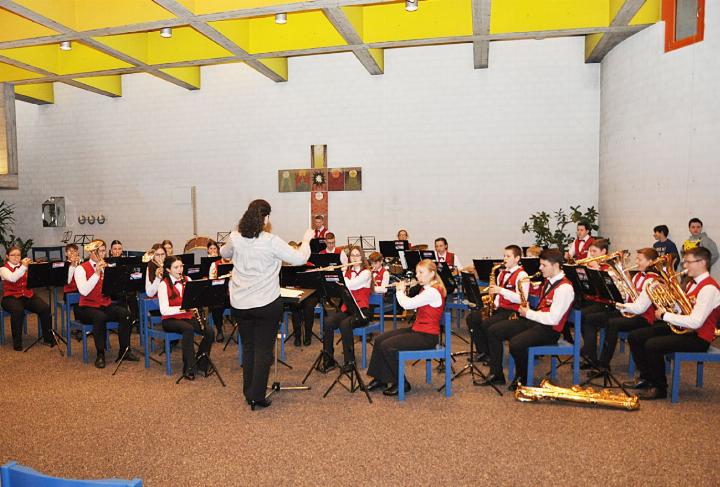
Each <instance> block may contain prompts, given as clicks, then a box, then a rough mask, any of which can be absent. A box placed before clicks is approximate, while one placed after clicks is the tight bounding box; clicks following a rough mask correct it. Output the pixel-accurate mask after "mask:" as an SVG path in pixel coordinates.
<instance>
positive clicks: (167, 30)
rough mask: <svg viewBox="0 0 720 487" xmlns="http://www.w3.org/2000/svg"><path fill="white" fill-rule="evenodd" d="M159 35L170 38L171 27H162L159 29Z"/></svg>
mask: <svg viewBox="0 0 720 487" xmlns="http://www.w3.org/2000/svg"><path fill="white" fill-rule="evenodd" d="M160 37H164V38H165V39H170V38H171V37H172V28H170V27H163V28H162V29H160Z"/></svg>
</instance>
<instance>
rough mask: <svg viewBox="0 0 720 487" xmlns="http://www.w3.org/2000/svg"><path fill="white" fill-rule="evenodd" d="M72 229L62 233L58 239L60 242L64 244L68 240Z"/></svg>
mask: <svg viewBox="0 0 720 487" xmlns="http://www.w3.org/2000/svg"><path fill="white" fill-rule="evenodd" d="M72 234H73V233H72V230H68V231H66V232H65V233H63V237H62V240H60V241H61V242H62V243H64V244H66V243H68V242H70V239H71V238H72Z"/></svg>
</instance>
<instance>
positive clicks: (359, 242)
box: [347, 235, 376, 253]
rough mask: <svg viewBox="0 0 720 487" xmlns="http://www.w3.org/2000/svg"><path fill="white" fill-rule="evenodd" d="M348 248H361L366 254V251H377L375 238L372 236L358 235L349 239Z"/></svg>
mask: <svg viewBox="0 0 720 487" xmlns="http://www.w3.org/2000/svg"><path fill="white" fill-rule="evenodd" d="M347 243H348V247H353V246H354V247H360V250H362V251H363V253H365V251H366V250H375V249H376V247H375V237H373V236H371V235H358V236H356V237H348V239H347Z"/></svg>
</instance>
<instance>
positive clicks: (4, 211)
mask: <svg viewBox="0 0 720 487" xmlns="http://www.w3.org/2000/svg"><path fill="white" fill-rule="evenodd" d="M14 223H15V207H14V206H13V205H9V204H7V203H6V202H5V201H0V243H2V246H3V248H4V249H5V254H7V250H8V249H9V248H10V247H12V246H17V247H20V253H21V255H22V256H23V257H25V256H27V254H28V252H29V251H30V249H31V248H32V246H33V240H32V239H31V238H29V239H27V240H23V239H21V238H20V237H16V236H15V235H14V234H13V233H12V231H13V230H12V226H13V224H14Z"/></svg>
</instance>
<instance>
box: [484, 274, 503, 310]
mask: <svg viewBox="0 0 720 487" xmlns="http://www.w3.org/2000/svg"><path fill="white" fill-rule="evenodd" d="M502 267H505V264H504V263H503V262H501V263H499V264H495V265H494V266H492V268H491V269H490V277H489V278H488V288H490V287H492V286H496V285H497V276H496V275H495V273H496V272H497V270H498V269H500V268H502ZM482 303H483V310H485V316H486V317H488V316H492V315H493V313H495V311H496V310H495V295H494V294H490V293H488V294H485V295H483V297H482Z"/></svg>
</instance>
